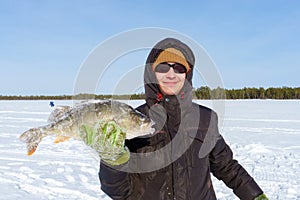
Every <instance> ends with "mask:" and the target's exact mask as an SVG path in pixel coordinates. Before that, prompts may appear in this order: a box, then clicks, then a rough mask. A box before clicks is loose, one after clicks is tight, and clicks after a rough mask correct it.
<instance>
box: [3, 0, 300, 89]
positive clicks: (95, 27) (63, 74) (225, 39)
mask: <svg viewBox="0 0 300 200" xmlns="http://www.w3.org/2000/svg"><path fill="white" fill-rule="evenodd" d="M299 19H300V1H297V0H288V1H286V0H263V1H262V0H249V1H247V0H236V1H233V0H232V1H231V0H226V1H225V0H224V1H216V0H215V1H214V0H212V1H201V0H195V1H188V2H186V1H176V0H174V1H166V0H152V1H121V0H119V1H113V0H112V1H101V0H98V1H96V0H86V1H76V0H72V1H71V0H65V1H60V0H52V1H37V0H25V1H17V0H6V1H5V0H1V1H0V32H1V37H0V70H1V71H0V95H61V94H73V88H74V82H75V80H76V76H77V75H78V72H79V69H80V66H81V65H82V63H83V62H84V60H85V59H86V58H87V56H88V55H89V54H90V52H91V51H92V50H93V49H94V48H95V47H96V46H97V45H98V44H99V43H101V42H103V41H105V40H106V39H107V38H110V37H112V36H113V35H116V34H119V33H121V32H124V31H128V30H132V29H136V28H144V27H160V28H167V29H171V30H174V31H178V32H179V33H182V34H184V35H186V36H188V37H190V38H192V39H193V40H194V41H196V42H197V43H198V44H200V45H201V46H202V47H203V48H204V49H205V50H206V52H207V53H208V54H209V56H210V57H211V59H212V60H213V61H214V63H215V64H216V67H217V69H218V70H219V73H220V75H221V77H222V80H223V84H224V86H225V87H226V88H242V87H281V86H289V87H299V86H300V79H299V74H300V65H299V64H300V62H299V58H300V37H299V35H300V21H299ZM145 39H146V38H145ZM120 45H121V44H120ZM147 53H148V51H142V52H139V53H138V56H131V57H130V56H129V58H128V59H127V60H126V64H128V63H130V62H132V63H136V64H140V65H141V64H143V63H144V62H145V59H146V56H147ZM124 62H125V61H124ZM118 64H119V65H122V63H118ZM114 74H116V75H117V74H118V73H111V74H110V75H108V77H109V78H108V79H110V80H114V79H115V78H117V77H114ZM138 79H139V80H141V81H142V74H141V77H138ZM105 80H106V79H105ZM101 84H102V86H101V87H100V89H99V90H97V91H96V92H97V93H106V94H108V93H112V91H113V89H112V88H111V87H110V86H111V84H110V83H105V82H104V83H101ZM194 84H195V86H196V87H199V86H201V85H203V82H201V81H197V80H196V81H194Z"/></svg>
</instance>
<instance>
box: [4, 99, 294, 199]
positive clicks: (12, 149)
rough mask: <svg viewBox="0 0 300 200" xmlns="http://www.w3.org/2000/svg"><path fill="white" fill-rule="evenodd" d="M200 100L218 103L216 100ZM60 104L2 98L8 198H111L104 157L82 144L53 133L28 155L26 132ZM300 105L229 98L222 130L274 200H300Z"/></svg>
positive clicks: (218, 187)
mask: <svg viewBox="0 0 300 200" xmlns="http://www.w3.org/2000/svg"><path fill="white" fill-rule="evenodd" d="M197 102H198V103H201V104H203V105H206V106H208V107H212V108H213V103H212V101H210V100H203V101H202V100H201V101H197ZM72 103H73V102H72V101H55V104H56V105H72ZM126 103H129V104H131V105H133V106H137V105H139V104H142V103H143V101H126ZM52 109H53V108H51V107H50V106H49V101H0V188H1V196H0V199H5V200H6V199H9V200H11V199H13V200H14V199H25V200H26V199H28V200H29V199H30V200H32V199H39V200H40V199H68V200H69V199H85V200H86V199H88V200H90V199H91V200H93V199H95V200H96V199H104V200H109V199H110V198H108V197H107V196H106V195H105V194H104V193H103V192H102V191H101V190H100V183H99V179H98V168H99V161H98V160H97V159H95V158H94V157H93V156H92V155H91V153H90V152H89V151H88V150H87V148H86V147H84V145H83V144H82V143H81V142H79V141H75V140H69V141H67V142H64V143H60V144H54V143H53V140H54V138H52V137H48V138H44V140H43V141H42V142H41V144H40V146H39V148H38V150H37V152H36V153H35V154H34V155H33V156H30V157H29V156H27V155H26V147H25V144H23V143H21V142H20V141H19V140H18V136H19V135H20V134H21V133H22V132H24V131H25V130H27V129H29V128H32V127H36V126H40V125H43V124H45V123H47V118H48V116H49V114H50V112H51V110H52ZM299 110H300V101H299V100H286V101H283V100H230V101H226V102H225V115H224V119H223V122H222V123H220V132H221V133H222V135H223V137H224V138H225V140H226V141H227V143H228V144H229V145H230V146H231V148H232V150H233V152H234V157H235V159H237V160H238V161H239V162H240V163H241V164H242V165H243V166H244V167H245V168H246V169H247V171H248V172H249V173H250V174H251V175H252V176H253V177H254V179H255V180H256V181H257V182H258V184H259V185H260V187H261V188H262V189H263V190H264V191H265V193H266V194H267V195H268V197H269V198H270V199H293V200H294V199H300V170H299V169H300V143H299V141H300V113H299ZM220 116H221V117H222V116H223V115H222V114H220ZM220 121H222V120H220ZM213 184H214V188H215V191H216V194H217V197H218V199H220V200H232V199H237V198H236V197H235V196H234V194H233V193H232V191H231V190H230V189H228V188H227V187H226V186H225V185H224V184H223V182H222V181H219V180H217V179H215V178H213Z"/></svg>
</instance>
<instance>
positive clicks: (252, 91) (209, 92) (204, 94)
mask: <svg viewBox="0 0 300 200" xmlns="http://www.w3.org/2000/svg"><path fill="white" fill-rule="evenodd" d="M144 98H145V94H143V93H141V94H127V95H96V94H77V95H59V96H45V95H40V96H39V95H31V96H21V95H20V96H15V95H12V96H2V95H0V100H72V99H78V100H80V99H132V100H134V99H144ZM193 98H194V99H300V87H297V88H291V87H280V88H273V87H271V88H267V89H265V88H263V87H260V88H248V87H244V88H242V89H224V88H220V87H218V88H215V89H211V88H209V87H200V88H197V89H195V90H194V93H193Z"/></svg>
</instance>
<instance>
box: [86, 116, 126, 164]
mask: <svg viewBox="0 0 300 200" xmlns="http://www.w3.org/2000/svg"><path fill="white" fill-rule="evenodd" d="M82 130H83V132H84V134H83V136H81V138H82V139H83V140H84V142H85V143H86V144H87V145H88V146H90V147H92V148H93V149H94V150H96V152H97V153H98V155H99V157H100V158H101V159H102V160H103V161H104V162H105V163H107V164H109V165H121V164H124V163H126V162H127V161H128V160H129V158H130V152H129V150H128V148H127V147H125V146H124V144H125V138H126V133H125V132H123V131H122V129H121V128H120V127H119V126H118V125H117V124H116V123H115V122H114V121H108V122H99V123H98V124H96V125H95V127H93V128H90V127H89V126H83V127H82Z"/></svg>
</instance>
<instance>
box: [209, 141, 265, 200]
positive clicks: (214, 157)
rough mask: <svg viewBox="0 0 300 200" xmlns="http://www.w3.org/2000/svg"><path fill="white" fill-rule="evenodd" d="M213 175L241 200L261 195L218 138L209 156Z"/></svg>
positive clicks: (256, 186)
mask: <svg viewBox="0 0 300 200" xmlns="http://www.w3.org/2000/svg"><path fill="white" fill-rule="evenodd" d="M209 159H210V167H211V172H212V173H213V175H214V176H215V177H216V178H218V179H219V180H222V181H223V182H224V183H225V184H226V185H227V186H228V187H229V188H231V189H233V192H234V194H235V195H237V196H238V197H239V198H240V199H242V200H253V199H254V198H255V197H257V196H259V195H260V194H262V193H263V191H262V190H261V189H260V187H259V186H258V185H257V183H256V182H255V181H254V179H253V178H252V177H251V176H250V175H249V174H248V173H247V171H246V170H245V169H244V168H243V167H242V166H241V165H240V164H239V163H238V162H237V161H236V160H234V159H233V154H232V151H231V149H230V147H229V146H228V145H227V144H226V142H225V141H224V139H223V138H222V137H221V136H220V139H219V140H218V141H217V143H216V145H215V147H214V149H213V150H212V151H211V153H210V155H209Z"/></svg>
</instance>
